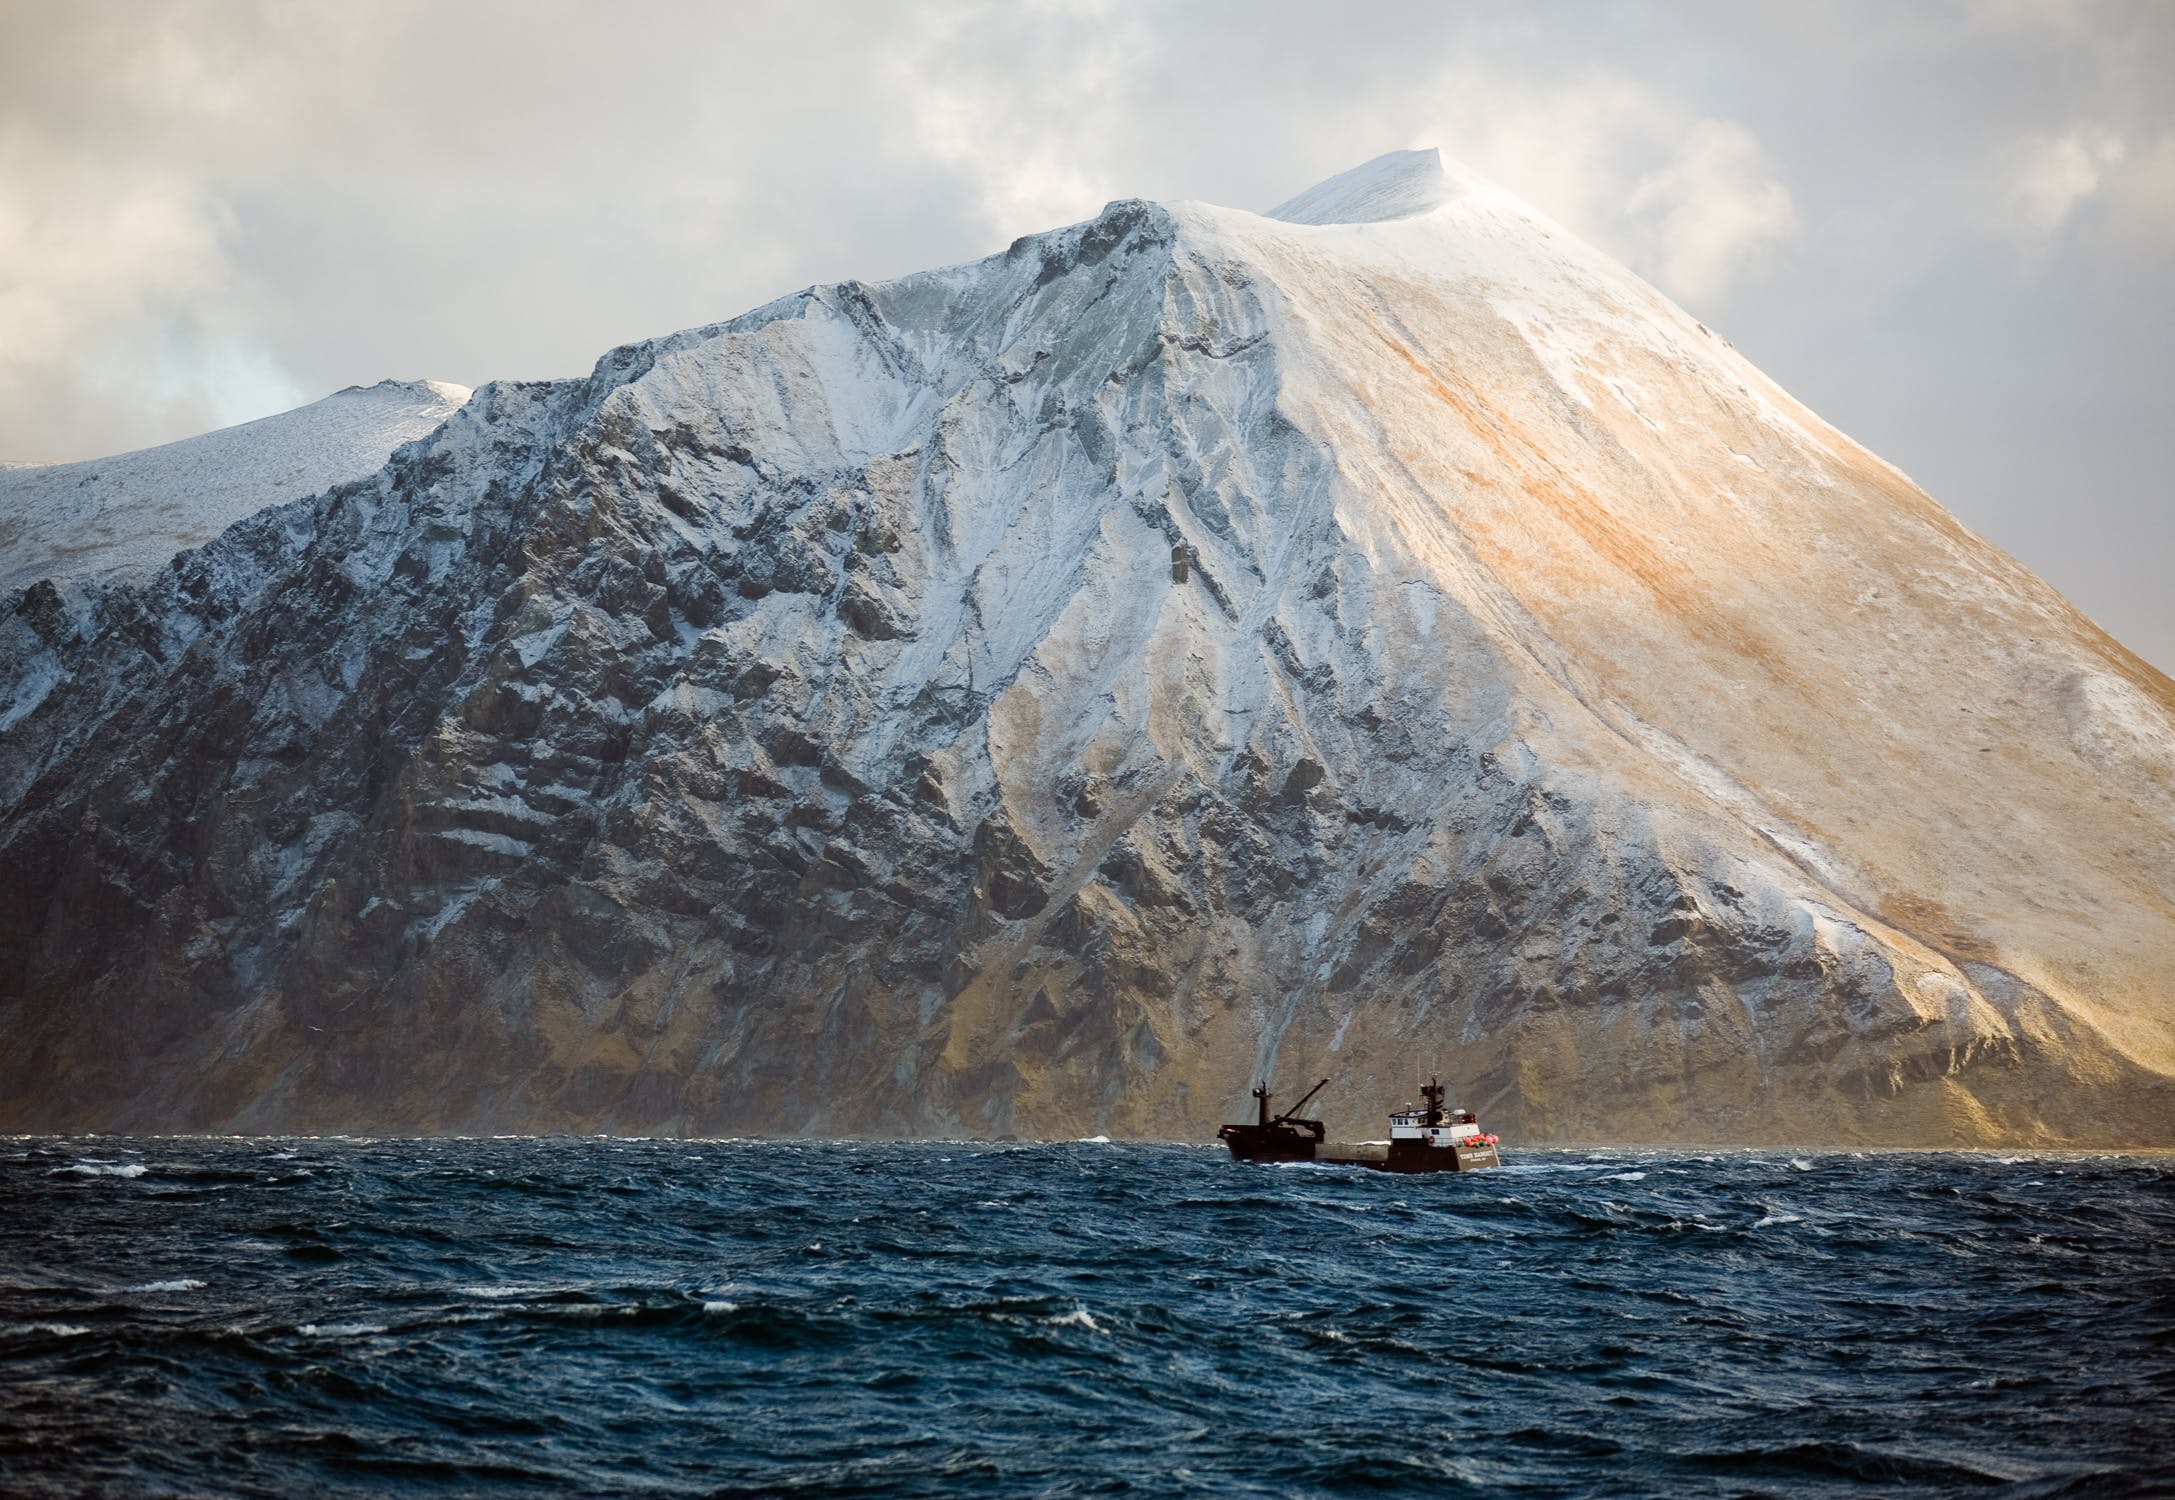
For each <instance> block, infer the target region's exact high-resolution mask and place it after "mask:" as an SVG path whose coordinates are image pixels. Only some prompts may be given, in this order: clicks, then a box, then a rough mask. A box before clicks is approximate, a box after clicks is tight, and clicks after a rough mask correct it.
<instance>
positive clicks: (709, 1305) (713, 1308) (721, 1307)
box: [702, 1299, 740, 1315]
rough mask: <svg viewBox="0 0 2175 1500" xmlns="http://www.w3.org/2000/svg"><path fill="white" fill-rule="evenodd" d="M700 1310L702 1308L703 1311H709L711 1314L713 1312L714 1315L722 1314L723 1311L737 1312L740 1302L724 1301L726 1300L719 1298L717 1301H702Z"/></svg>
mask: <svg viewBox="0 0 2175 1500" xmlns="http://www.w3.org/2000/svg"><path fill="white" fill-rule="evenodd" d="M702 1310H703V1311H704V1312H706V1313H711V1314H715V1315H722V1314H725V1313H735V1312H738V1311H740V1304H739V1303H737V1302H726V1301H724V1300H722V1299H720V1300H718V1301H715V1302H705V1303H703V1304H702Z"/></svg>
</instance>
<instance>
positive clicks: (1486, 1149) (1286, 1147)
mask: <svg viewBox="0 0 2175 1500" xmlns="http://www.w3.org/2000/svg"><path fill="white" fill-rule="evenodd" d="M1219 1134H1220V1135H1221V1137H1222V1139H1223V1143H1224V1144H1225V1145H1226V1146H1228V1147H1230V1148H1231V1154H1232V1155H1233V1156H1235V1157H1237V1158H1238V1159H1239V1160H1240V1161H1252V1162H1299V1161H1307V1162H1317V1163H1319V1164H1321V1165H1323V1166H1335V1167H1367V1168H1369V1169H1371V1170H1373V1171H1376V1172H1475V1171H1478V1170H1480V1169H1481V1168H1482V1167H1499V1166H1501V1165H1502V1164H1503V1159H1502V1158H1501V1157H1500V1156H1498V1155H1497V1154H1496V1150H1495V1147H1493V1146H1489V1145H1478V1146H1430V1145H1428V1144H1426V1143H1425V1142H1423V1141H1388V1142H1383V1141H1317V1140H1314V1139H1312V1138H1311V1137H1308V1136H1302V1135H1295V1134H1293V1133H1292V1132H1290V1131H1286V1130H1280V1129H1278V1128H1277V1127H1275V1126H1269V1127H1266V1128H1264V1127H1261V1126H1258V1125H1226V1126H1225V1127H1224V1128H1223V1129H1222V1131H1220V1132H1219Z"/></svg>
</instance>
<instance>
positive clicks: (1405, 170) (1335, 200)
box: [1267, 146, 1473, 224]
mask: <svg viewBox="0 0 2175 1500" xmlns="http://www.w3.org/2000/svg"><path fill="white" fill-rule="evenodd" d="M1472 182H1473V179H1472V178H1471V177H1470V175H1469V174H1466V173H1464V172H1462V171H1456V172H1453V171H1452V170H1450V169H1447V168H1445V167H1444V165H1443V159H1442V153H1441V152H1440V151H1438V150H1436V149H1435V148H1434V147H1433V146H1428V147H1426V148H1424V149H1422V150H1418V151H1391V152H1388V153H1386V154H1385V155H1382V156H1378V157H1376V158H1375V159H1374V160H1373V161H1370V162H1364V163H1362V164H1361V165H1359V166H1356V167H1354V168H1352V169H1351V170H1350V171H1348V172H1339V173H1338V174H1337V175H1336V176H1334V177H1331V178H1327V179H1325V180H1324V181H1321V182H1317V183H1316V184H1314V186H1312V187H1310V188H1308V189H1307V190H1306V191H1305V192H1303V193H1301V194H1299V195H1298V196H1297V197H1295V198H1288V199H1286V200H1285V201H1284V202H1282V203H1279V204H1278V205H1277V206H1276V207H1274V208H1272V209H1270V210H1269V212H1268V215H1267V217H1269V218H1272V219H1281V220H1283V221H1284V222H1285V223H1287V224H1378V223H1383V222H1386V221H1388V220H1391V219H1410V218H1415V217H1417V216H1418V215H1420V214H1424V213H1428V212H1430V211H1432V210H1434V209H1438V208H1440V207H1442V206H1443V205H1444V204H1445V203H1448V202H1450V201H1451V200H1452V199H1455V198H1457V197H1459V196H1461V195H1462V194H1463V193H1464V192H1465V191H1466V190H1467V189H1469V188H1470V187H1471V186H1472Z"/></svg>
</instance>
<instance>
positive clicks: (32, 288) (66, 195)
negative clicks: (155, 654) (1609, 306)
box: [0, 0, 2175, 670]
mask: <svg viewBox="0 0 2175 1500" xmlns="http://www.w3.org/2000/svg"><path fill="white" fill-rule="evenodd" d="M2171 80H2175V3H2159V0H1976V3H1971V4H1961V3H1958V4H1947V3H1918V4H1912V3H1907V0H1869V3H1857V0H1838V3H1821V0H1798V3H1791V4H1775V5H1765V6H1758V7H1754V6H1749V5H1738V4H1733V3H1730V4H1726V3H1719V0H1717V3H1712V4H1709V3H1700V0H1684V3H1674V4H1660V3H1630V0H1624V3H1608V0H1579V3H1545V0H1544V3H1527V4H1515V5H1514V4H1489V3H1480V4H1469V5H1461V6H1453V5H1447V4H1410V5H1397V4H1384V5H1374V6H1369V7H1365V8H1362V7H1358V6H1324V5H1315V4H1307V5H1299V4H1292V5H1279V4H1271V3H1263V0H1244V3H1230V4H1193V5H1183V4H1177V3H1153V0H1137V3H1136V0H1082V3H1042V4H1031V3H991V4H986V5H983V4H944V5H908V4H897V3H892V4H866V5H849V4H838V5H828V6H821V5H785V4H779V5H762V6H755V5H747V6H730V5H723V4H703V3H685V4H675V3H629V0H620V3H615V4H613V5H610V6H604V5H597V4H591V3H579V4H577V3H564V4H558V3H522V4H512V3H506V4H462V3H432V4H424V3H412V4H405V3H394V0H386V3H367V4H358V3H340V4H325V5H318V4H309V3H301V0H271V3H262V4H250V3H239V0H235V3H219V4H191V3H162V4H158V5H151V4H141V3H134V0H109V3H97V0H71V3H66V4H63V3H58V0H55V3H50V4H48V3H34V0H0V457H5V458H10V459H16V460H54V459H67V458H80V457H87V456H93V455H98V454H103V453H110V452H115V451H119V450H123V449H127V448H132V447H140V446H143V445H146V444H150V443H155V442H161V441H165V440H168V439H171V438H175V437H181V436H186V435H188V434H190V433H193V432H199V431H202V430H205V429H206V428H210V427H215V426H221V425H225V424H228V423H232V422H236V421H242V420H246V419H248V418H251V417H256V416H262V415H265V414H267V413H270V412H273V411H278V410H282V409H285V408H287V407H291V406H295V405H298V404H300V403H302V402H304V401H308V400H313V399H315V398H317V397H319V396H322V395H324V394H326V393H327V392H329V391H332V390H334V389H337V388H338V387H340V386H343V385H348V384H352V383H367V382H371V381H375V380H378V379H380V378H383V377H386V376H398V377H402V378H418V377H429V378H432V379H439V380H452V381H458V382H460V383H462V384H466V385H475V384H479V383H481V382H482V381H485V380H488V379H492V378H494V377H500V376H540V375H562V374H572V373H578V372H581V371H584V370H586V369H587V368H588V367H589V365H590V364H591V363H592V362H593V361H594V359H595V358H596V356H597V355H598V354H600V353H601V352H603V351H604V350H605V349H606V348H608V347H610V346H611V345H613V344H617V343H622V342H625V341H627V340H629V339H634V338H639V337H643V336H647V335H650V334H656V333H663V332H667V331H670V330H672V329H675V328H680V327H684V326H687V325H690V324H694V323H701V322H708V321H713V320H715V319H718V318H722V317H727V316H730V315H732V314H734V313H736V312H739V311H742V310H744V309H745V308H747V307H749V306H752V305H754V304H756V303H759V302H762V301H765V300H767V299H769V298H770V297H773V296H775V295H777V294H779V293H781V292H785V291H789V290H791V289H793V288H795V287H797V286H800V285H803V284H806V283H808V282H812V281H822V280H830V279H835V278H839V277H846V276H859V277H863V278H870V279H874V278H879V277H883V276H887V275H892V274H896V273H900V272H904V271H909V270H914V269H918V268H921V267H924V266H928V265H934V264H940V263H944V262H949V261H956V260H962V259H966V258H969V257H972V256H976V255H980V254H983V253H986V252H989V251H992V250H996V249H1000V248H1002V246H1003V245H1004V244H1005V243H1006V242H1007V241H1008V240H1010V239H1012V238H1014V237H1015V236H1017V235H1019V234H1022V233H1026V232H1028V231H1031V230H1036V229H1043V228H1048V227H1051V226H1054V225H1057V224H1060V223H1064V222H1067V221H1070V220H1074V219H1079V218H1082V217H1085V216H1087V215H1089V214H1091V213H1093V212H1094V211H1095V210H1096V209H1097V208H1099V207H1100V206H1101V205H1102V204H1103V203H1104V202H1105V201H1106V200H1108V199H1111V198H1117V197H1131V196H1139V197H1151V198H1205V199H1209V200H1211V201H1214V202H1218V203H1226V204H1235V205H1240V206H1244V207H1256V208H1258V207H1262V206H1265V205H1267V204H1269V203H1273V202H1275V201H1277V200H1279V199H1281V198H1283V197H1286V196H1288V195H1290V194H1291V193H1293V192H1295V191H1296V190H1298V189H1299V188H1302V187H1304V186H1306V185H1307V184H1308V183H1310V182H1312V181H1314V180H1316V179H1318V178H1320V177H1323V176H1326V175H1328V174H1330V173H1332V172H1335V171H1338V170H1341V169H1342V168H1344V167H1347V166H1351V165H1354V164H1355V163H1357V162H1359V161H1361V160H1363V159H1365V158H1367V157H1370V156H1374V155H1376V154H1378V153H1380V152H1382V151H1385V150H1389V149H1393V148H1396V147H1402V146H1412V145H1437V144H1439V145H1441V146H1442V147H1443V148H1444V149H1445V151H1446V152H1447V153H1448V154H1450V155H1452V156H1455V157H1457V158H1459V159H1461V160H1463V161H1465V162H1466V163H1468V164H1469V165H1471V166H1474V167H1476V168H1478V169H1479V170H1481V171H1482V172H1484V173H1486V174H1488V175H1490V176H1492V177H1494V178H1496V179H1497V180H1498V181H1500V182H1502V183H1503V184H1504V185H1506V186H1508V187H1510V188H1512V189H1513V190H1515V191H1517V192H1519V193H1521V194H1522V195H1524V196H1525V197H1526V198H1527V199H1529V200H1530V201H1532V202H1534V203H1535V204H1537V205H1538V206H1540V207H1541V208H1542V209H1544V210H1545V211H1547V212H1548V213H1550V214H1552V215H1553V216H1555V217H1556V218H1558V219H1560V220H1562V221H1564V222H1565V223H1567V224H1569V225H1570V226H1571V227H1572V228H1574V229H1577V230H1579V231H1580V232H1582V233H1583V234H1585V235H1586V236H1587V237H1588V238H1590V239H1592V240H1594V241H1595V242H1597V243H1598V244H1600V245H1601V246H1603V247H1604V248H1606V249H1608V250H1610V251H1611V252H1613V253H1615V254H1616V255H1618V256H1619V257H1621V258H1623V259H1625V260H1626V261H1628V262H1629V263H1630V264H1631V265H1633V266H1634V267H1635V268H1636V269H1638V270H1639V271H1641V272H1642V273H1644V274H1645V275H1646V276H1647V277H1649V278H1650V279H1652V280H1653V281H1655V282H1656V283H1658V284H1659V285H1660V286H1661V287H1662V288H1663V289H1664V290H1665V291H1668V292H1669V293H1671V294H1672V295H1673V296H1675V297H1676V298H1677V300H1679V301H1680V302H1682V303H1683V304H1684V305H1685V306H1686V307H1688V308H1689V309H1691V310H1692V311H1693V312H1694V313H1695V314H1696V315H1698V316H1699V317H1700V318H1702V319H1704V320H1705V321H1706V322H1707V323H1709V324H1710V325H1711V326H1713V327H1715V328H1717V329H1718V330H1720V331H1722V332H1724V333H1726V334H1727V335H1728V336H1729V337H1730V338H1731V340H1732V341H1733V342H1735V343H1736V344H1737V346H1738V347H1739V348H1740V349H1742V350H1743V351H1745V352H1746V353H1747V354H1748V355H1750V356H1751V357H1752V358H1753V359H1754V360H1755V361H1756V362H1757V363H1759V364H1760V365H1762V366H1763V367H1764V368H1765V369H1767V370H1768V371H1769V373H1771V374H1773V375H1774V376H1775V377H1776V378H1777V379H1778V380H1780V381H1781V382H1782V384H1783V385H1785V386H1786V387H1788V388H1789V389H1790V390H1792V391H1793V392H1794V393H1795V394H1796V395H1798V396H1799V397H1801V398H1802V399H1804V400H1805V401H1806V402H1807V403H1808V404H1810V405H1811V406H1812V407H1814V408H1815V409H1816V410H1818V411H1819V412H1821V413H1822V415H1824V416H1826V417H1828V418H1829V419H1830V420H1831V421H1833V422H1835V423H1836V424H1837V425H1838V426H1840V427H1842V428H1843V429H1844V430H1845V431H1848V432H1850V433H1851V434H1852V435H1853V436H1856V437H1857V438H1859V439H1860V440H1862V441H1864V442H1866V443H1867V444H1868V445H1870V446H1871V447H1872V448H1874V449H1875V450H1876V451H1878V452H1880V453H1881V454H1883V455H1884V456H1885V457H1887V458H1889V459H1891V460H1892V461H1894V462H1896V463H1898V464H1900V465H1901V466H1902V467H1903V468H1904V469H1905V470H1907V471H1908V472H1909V473H1910V474H1911V475H1912V476H1913V477H1914V478H1916V479H1917V480H1918V481H1919V482H1920V483H1921V484H1923V485H1925V486H1926V487H1927V488H1928V489H1929V490H1930V491H1931V492H1932V493H1933V495H1934V496H1935V498H1936V499H1938V500H1940V501H1942V502H1943V503H1944V504H1946V505H1947V506H1949V508H1950V509H1952V510H1953V511H1955V512H1956V513H1957V514H1958V515H1959V516H1961V517H1962V518H1963V519H1964V521H1965V522H1966V523H1967V524H1969V525H1971V526H1973V527H1975V528H1976V529H1977V530H1979V531H1980V532H1982V533H1983V534H1985V535H1987V536H1989V537H1991V538H1992V539H1993V540H1994V541H1996V542H1998V543H2000V544H2001V545H2002V546H2004V547H2006V548H2008V549H2009V550H2010V551H2011V552H2013V553H2015V554H2016V555H2018V556H2019V557H2021V558H2022V559H2023V560H2024V561H2025V562H2027V563H2028V564H2030V565H2031V566H2032V567H2034V568H2035V569H2037V570H2038V571H2039V572H2040V573H2041V574H2042V575H2043V576H2045V577H2046V578H2048V579H2049V580H2050V581H2052V582H2053V583H2054V584H2055V585H2056V586H2058V587H2060V588H2061V589H2063V590H2064V591H2065V592H2067V593H2068V594H2069V595H2070V597H2071V598H2073V599H2074V600H2076V601H2077V602H2078V603H2079V604H2080V605H2081V606H2082V607H2083V608H2084V609H2085V610H2086V611H2087V613H2089V614H2091V615H2092V616H2093V617H2094V618H2096V619H2097V620H2099V622H2100V623H2101V624H2103V625H2105V626H2107V627H2108V628H2109V629H2110V630H2112V631H2113V632H2114V633H2115V634H2116V635H2117V636H2119V637H2121V638H2122V639H2123V640H2124V641H2125V642H2127V643H2128V644H2129V645H2130V646H2132V647H2133V648H2134V649H2136V650H2137V651H2139V652H2140V653H2141V654H2142V655H2144V656H2145V657H2147V658H2148V659H2149V660H2152V661H2153V662H2155V663H2156V664H2157V665H2158V666H2160V667H2161V668H2162V669H2163V670H2166V669H2170V668H2175V602H2171V597H2175V591H2171V590H2170V587H2169V584H2168V581H2167V568H2168V563H2169V561H2170V558H2171V555H2175V483H2171V480H2175V276H2171V274H2170V272H2171V270H2175V82H2171Z"/></svg>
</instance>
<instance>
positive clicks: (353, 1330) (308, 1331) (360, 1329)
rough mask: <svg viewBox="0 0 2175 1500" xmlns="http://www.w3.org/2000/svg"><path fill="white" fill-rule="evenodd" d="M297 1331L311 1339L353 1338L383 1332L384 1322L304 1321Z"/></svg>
mask: <svg viewBox="0 0 2175 1500" xmlns="http://www.w3.org/2000/svg"><path fill="white" fill-rule="evenodd" d="M295 1332H297V1333H299V1334H301V1335H302V1336H303V1337H304V1338H311V1339H351V1338H360V1337H362V1336H364V1335H366V1334H372V1333H383V1332H385V1325H384V1324H383V1323H304V1324H303V1325H302V1326H301V1327H300V1328H297V1329H296V1330H295Z"/></svg>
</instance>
